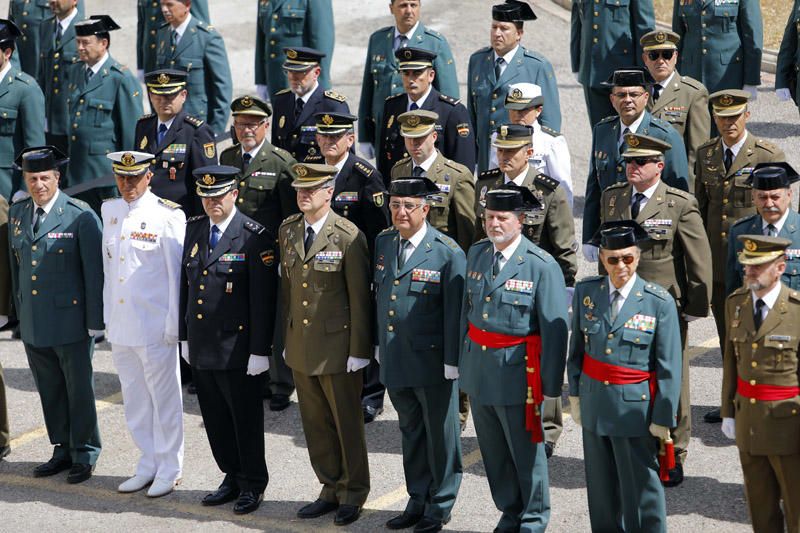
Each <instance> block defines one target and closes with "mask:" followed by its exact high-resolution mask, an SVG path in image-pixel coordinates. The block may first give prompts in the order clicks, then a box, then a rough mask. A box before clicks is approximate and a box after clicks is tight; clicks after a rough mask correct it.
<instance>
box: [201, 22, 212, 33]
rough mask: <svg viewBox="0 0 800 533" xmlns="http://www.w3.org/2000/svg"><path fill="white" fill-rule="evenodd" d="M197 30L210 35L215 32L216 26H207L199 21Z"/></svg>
mask: <svg viewBox="0 0 800 533" xmlns="http://www.w3.org/2000/svg"><path fill="white" fill-rule="evenodd" d="M197 29H198V30H203V31H205V32H208V33H211V32H212V31H214V26H212V25H211V24H209V25H206V23H205V22H203V21H202V20H198V21H197Z"/></svg>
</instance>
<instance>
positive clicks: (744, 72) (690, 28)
mask: <svg viewBox="0 0 800 533" xmlns="http://www.w3.org/2000/svg"><path fill="white" fill-rule="evenodd" d="M672 31H674V32H675V33H677V34H678V35H680V36H681V41H680V43H678V70H680V71H681V72H683V73H684V74H685V75H686V76H691V77H692V78H694V79H696V80H700V81H701V82H702V83H703V85H705V86H706V88H707V89H708V92H709V93H715V92H717V91H719V90H722V89H741V88H742V86H744V85H760V84H761V49H762V48H763V47H764V34H763V30H762V21H761V6H760V5H759V1H758V0H726V1H725V2H719V1H715V0H694V1H693V2H685V1H683V0H674V3H673V8H672Z"/></svg>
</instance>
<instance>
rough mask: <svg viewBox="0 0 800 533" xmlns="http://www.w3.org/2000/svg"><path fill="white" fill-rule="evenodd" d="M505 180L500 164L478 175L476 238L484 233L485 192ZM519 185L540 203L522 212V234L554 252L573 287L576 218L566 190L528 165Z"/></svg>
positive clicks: (565, 279) (568, 283) (568, 285)
mask: <svg viewBox="0 0 800 533" xmlns="http://www.w3.org/2000/svg"><path fill="white" fill-rule="evenodd" d="M504 183H505V178H504V176H503V172H502V171H501V170H500V169H499V168H495V169H492V170H487V171H486V172H482V173H481V174H480V175H479V176H478V184H477V185H476V189H477V190H478V191H479V192H478V197H477V198H476V201H475V212H476V213H477V215H478V217H477V224H476V227H475V240H476V241H478V240H480V239H483V238H485V237H486V230H485V228H484V227H483V219H484V217H483V209H484V208H483V206H484V204H485V199H486V193H487V192H488V191H491V190H492V189H497V188H500V187H502V186H503V184H504ZM522 185H523V186H524V187H527V188H528V189H530V190H531V192H532V193H533V195H534V196H536V198H537V199H538V200H539V201H540V202H541V203H542V206H543V207H542V208H541V209H534V210H531V211H528V212H527V213H525V223H524V227H523V228H522V234H523V235H525V236H526V237H527V238H528V240H530V241H531V242H533V243H534V244H536V245H537V246H539V247H540V248H541V249H542V250H544V251H545V252H547V253H549V254H550V255H552V256H553V259H555V260H556V261H557V262H558V266H559V267H560V268H561V272H563V274H564V282H565V283H566V285H567V287H572V286H573V285H575V276H576V275H577V273H578V257H577V254H576V253H575V249H576V244H575V243H576V241H575V220H574V219H573V218H572V209H570V207H569V203H567V193H566V190H565V189H564V188H563V187H559V183H558V181H557V180H555V179H553V178H551V177H550V176H547V175H545V174H542V173H541V172H539V171H538V170H537V169H536V168H534V167H533V166H530V165H529V166H528V173H527V174H526V175H525V179H524V180H523V181H522Z"/></svg>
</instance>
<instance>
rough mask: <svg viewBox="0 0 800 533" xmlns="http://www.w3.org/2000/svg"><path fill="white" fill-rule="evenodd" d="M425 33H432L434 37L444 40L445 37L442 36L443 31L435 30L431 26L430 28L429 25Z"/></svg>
mask: <svg viewBox="0 0 800 533" xmlns="http://www.w3.org/2000/svg"><path fill="white" fill-rule="evenodd" d="M425 33H427V34H428V35H431V36H433V37H436V38H437V39H441V40H444V37H443V36H442V34H441V33H439V32H438V31H436V30H433V29H431V28H429V27H427V26H425Z"/></svg>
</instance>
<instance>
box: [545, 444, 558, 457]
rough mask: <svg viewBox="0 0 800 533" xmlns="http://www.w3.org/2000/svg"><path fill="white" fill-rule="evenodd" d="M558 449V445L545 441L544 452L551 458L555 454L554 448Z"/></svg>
mask: <svg viewBox="0 0 800 533" xmlns="http://www.w3.org/2000/svg"><path fill="white" fill-rule="evenodd" d="M555 449H556V445H555V444H553V443H552V442H545V443H544V454H545V455H546V456H547V458H548V459H550V458H551V457H552V456H553V450H555Z"/></svg>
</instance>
